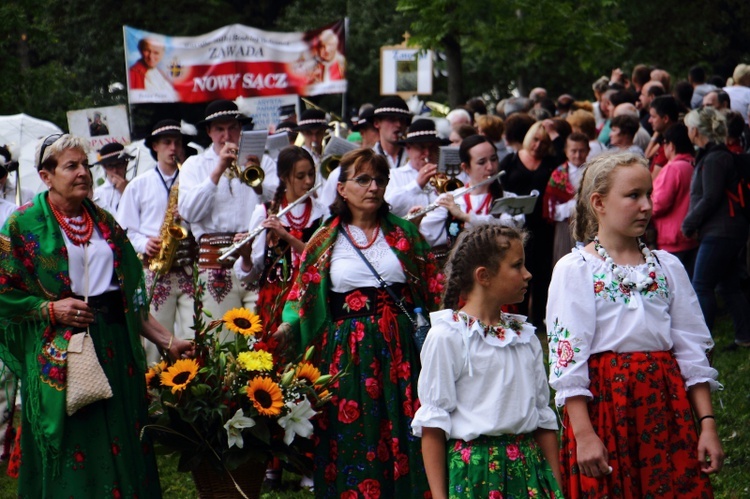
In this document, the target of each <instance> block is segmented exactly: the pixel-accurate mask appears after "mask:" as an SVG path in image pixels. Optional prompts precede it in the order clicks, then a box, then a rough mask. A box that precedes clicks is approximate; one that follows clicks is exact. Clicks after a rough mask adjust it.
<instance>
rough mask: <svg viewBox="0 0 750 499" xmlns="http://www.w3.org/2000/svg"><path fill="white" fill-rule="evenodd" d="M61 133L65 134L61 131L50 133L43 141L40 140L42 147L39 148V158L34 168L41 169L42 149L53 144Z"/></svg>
mask: <svg viewBox="0 0 750 499" xmlns="http://www.w3.org/2000/svg"><path fill="white" fill-rule="evenodd" d="M63 135H65V134H63V133H53V134H52V135H47V136H46V137H45V138H44V141H43V142H42V147H40V148H39V160H38V161H37V163H36V169H37V170H41V169H42V158H44V151H45V150H46V149H47V148H48V147H49V146H51V145H52V144H54V143H55V142H57V141H58V139H60V137H62V136H63Z"/></svg>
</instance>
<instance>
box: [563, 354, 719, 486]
mask: <svg viewBox="0 0 750 499" xmlns="http://www.w3.org/2000/svg"><path fill="white" fill-rule="evenodd" d="M589 378H590V381H591V383H590V386H589V389H590V390H591V392H592V393H593V395H594V398H593V400H590V401H589V403H588V409H589V417H590V418H591V423H592V424H593V426H594V431H595V432H596V434H597V435H598V436H599V438H601V439H602V442H603V443H604V445H605V446H606V448H607V452H608V454H609V465H610V466H611V467H612V473H611V474H610V475H607V476H606V477H604V478H599V479H597V478H588V477H586V476H584V475H583V474H582V473H581V472H580V470H579V469H578V465H577V456H576V440H575V436H574V435H573V428H572V426H571V424H570V419H569V417H568V413H567V411H565V413H564V417H563V428H564V429H563V435H562V450H561V453H560V467H561V469H562V475H563V494H564V496H565V497H566V498H568V499H577V498H591V499H593V498H602V497H607V498H610V499H613V498H627V499H630V498H632V499H640V498H643V497H658V498H660V499H664V498H680V499H682V498H701V499H703V498H712V497H713V492H712V489H711V483H710V481H709V479H708V476H707V475H705V474H703V473H701V471H700V463H699V462H698V457H697V454H698V436H697V433H696V429H695V423H694V420H693V412H692V409H691V407H690V402H689V400H688V397H687V393H686V391H685V382H684V380H683V379H682V374H681V373H680V368H679V366H678V365H677V361H676V360H675V358H674V355H673V354H672V352H631V353H619V354H618V353H613V352H605V353H601V354H597V355H593V356H592V357H591V358H590V359H589Z"/></svg>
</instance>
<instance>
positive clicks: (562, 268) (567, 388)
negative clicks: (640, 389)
mask: <svg viewBox="0 0 750 499" xmlns="http://www.w3.org/2000/svg"><path fill="white" fill-rule="evenodd" d="M653 255H654V256H655V257H656V260H657V265H656V279H655V282H654V283H653V284H652V285H651V286H650V287H649V288H647V289H645V290H644V291H643V292H638V291H636V290H631V289H629V288H627V287H624V286H620V282H619V280H618V278H617V277H616V276H614V275H613V274H612V272H611V271H610V269H609V268H608V267H607V265H606V264H605V263H604V260H602V259H601V258H599V257H598V256H595V255H593V254H591V253H589V252H587V251H585V250H583V249H578V248H574V249H573V251H572V252H571V253H569V254H568V255H566V256H564V257H563V258H561V259H560V261H559V262H558V263H557V265H556V266H555V270H554V272H553V274H552V281H551V283H550V287H549V300H548V302H547V331H548V332H547V338H548V341H549V363H550V374H549V379H550V385H552V388H554V389H555V390H556V392H557V393H556V395H555V403H556V404H557V405H558V406H563V405H565V400H566V399H567V398H568V397H573V396H578V395H584V396H587V397H589V398H591V397H592V394H591V391H589V370H588V359H589V357H590V356H591V355H594V354H597V353H602V352H607V351H612V352H618V353H624V352H656V351H667V350H672V351H673V352H674V355H675V358H676V359H677V364H678V365H679V367H680V371H681V373H682V377H683V379H684V380H685V384H686V387H690V386H692V385H695V384H697V383H703V382H708V383H709V385H710V386H711V389H712V390H715V389H718V388H720V387H721V385H720V384H719V383H718V381H716V379H717V376H718V373H717V371H716V369H713V368H712V367H711V366H710V365H709V363H708V359H707V357H706V353H707V352H708V351H709V350H711V349H712V348H713V346H714V342H713V339H712V338H711V333H710V331H709V330H708V328H707V327H706V322H705V320H704V319H703V314H702V312H701V308H700V305H699V304H698V298H697V297H696V295H695V291H693V287H692V285H691V284H690V279H689V278H688V276H687V273H686V272H685V269H684V268H683V266H682V264H681V263H680V261H679V260H678V259H677V257H675V256H674V255H671V254H670V253H667V252H666V251H659V250H656V251H654V252H653ZM621 268H623V269H624V270H625V276H626V277H628V278H630V279H631V281H633V282H640V281H642V280H643V278H644V277H645V274H646V273H647V266H646V264H645V263H643V264H641V265H638V266H634V267H630V266H625V267H621Z"/></svg>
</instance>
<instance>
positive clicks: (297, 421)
mask: <svg viewBox="0 0 750 499" xmlns="http://www.w3.org/2000/svg"><path fill="white" fill-rule="evenodd" d="M286 406H287V407H288V408H289V414H287V415H286V416H282V417H280V418H279V426H281V427H282V428H284V430H285V432H284V443H285V444H287V445H291V443H292V440H294V435H299V436H300V437H303V438H308V437H309V436H310V435H312V432H313V425H312V423H311V422H310V418H311V417H313V416H315V414H316V413H315V410H313V408H312V406H311V405H310V401H309V400H307V399H304V400H303V401H302V402H300V403H298V404H295V403H294V402H287V403H286Z"/></svg>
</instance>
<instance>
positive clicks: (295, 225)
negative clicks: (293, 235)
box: [281, 198, 312, 230]
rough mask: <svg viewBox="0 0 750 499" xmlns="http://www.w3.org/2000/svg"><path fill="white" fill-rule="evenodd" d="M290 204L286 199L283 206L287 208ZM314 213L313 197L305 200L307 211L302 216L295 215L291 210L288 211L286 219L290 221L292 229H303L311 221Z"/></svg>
mask: <svg viewBox="0 0 750 499" xmlns="http://www.w3.org/2000/svg"><path fill="white" fill-rule="evenodd" d="M287 205H288V203H287V201H286V199H284V201H283V202H282V204H281V207H282V208H286V207H287ZM311 214H312V199H310V198H308V199H307V201H305V212H304V213H302V215H300V216H294V215H293V214H292V212H291V211H288V212H287V213H286V219H287V221H288V222H289V226H290V227H291V228H292V229H297V230H302V229H304V228H305V227H307V223H308V222H309V221H310V215H311Z"/></svg>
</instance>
